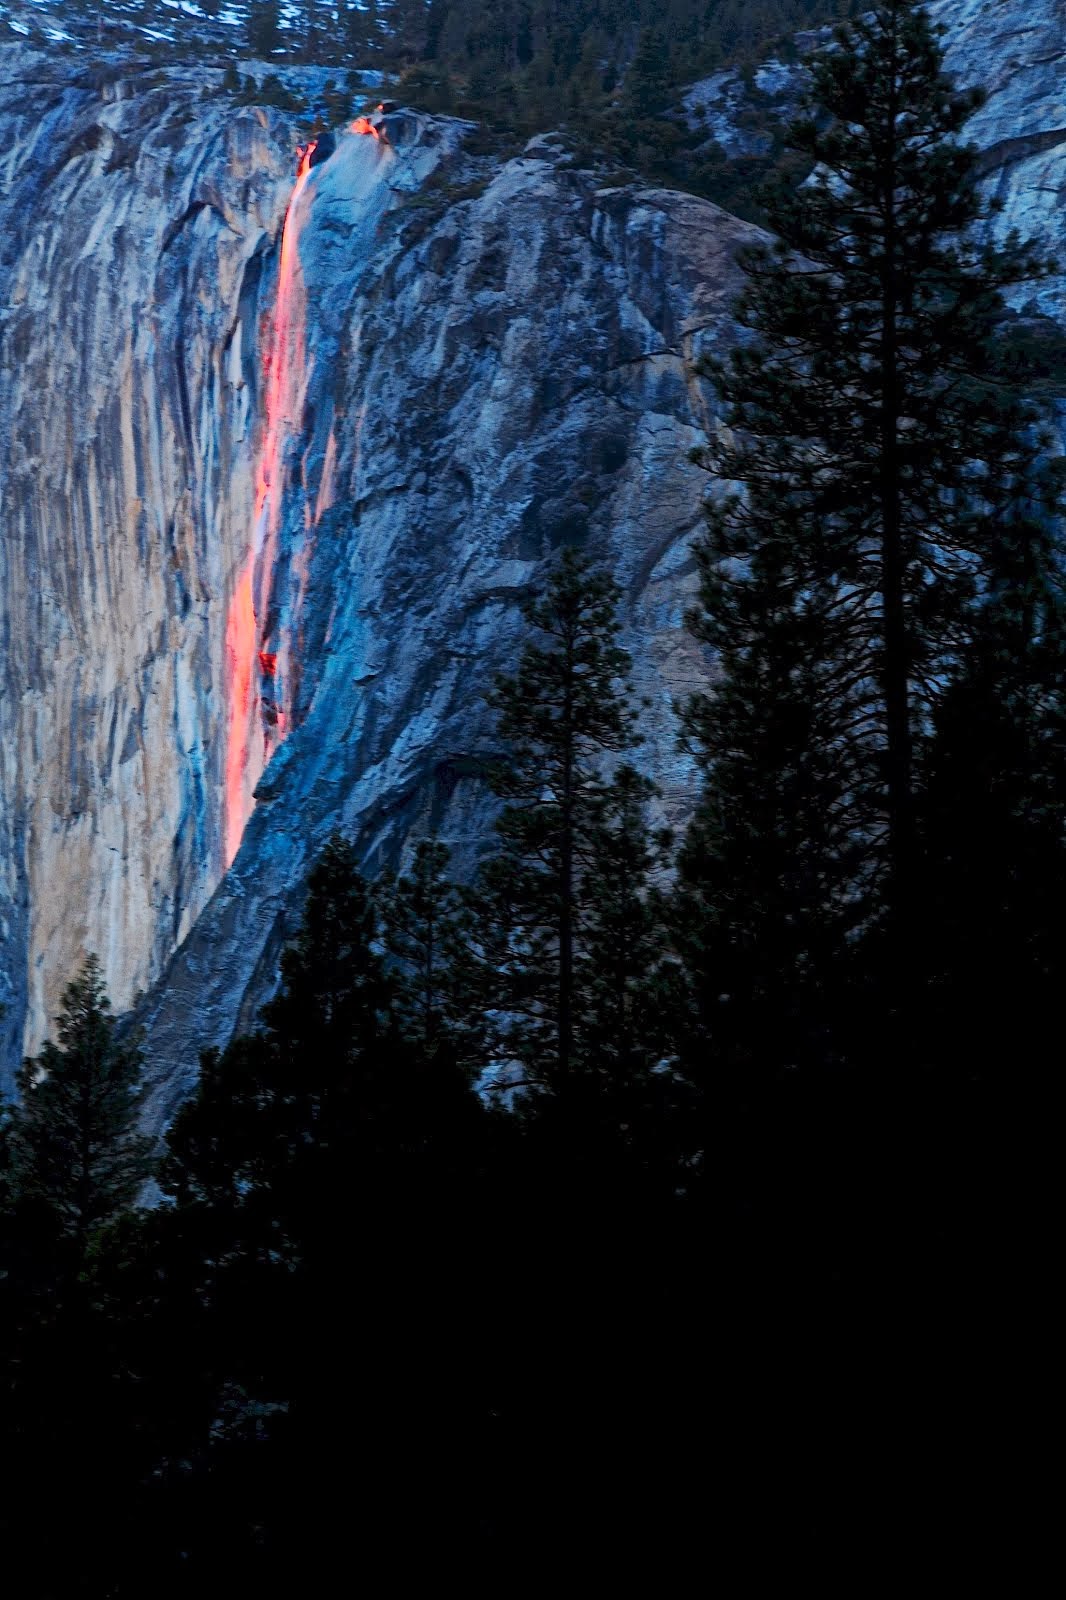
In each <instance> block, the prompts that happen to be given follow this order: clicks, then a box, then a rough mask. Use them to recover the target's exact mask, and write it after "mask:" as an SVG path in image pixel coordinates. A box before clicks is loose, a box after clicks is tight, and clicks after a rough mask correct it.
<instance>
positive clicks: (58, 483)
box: [0, 49, 293, 1068]
mask: <svg viewBox="0 0 1066 1600" xmlns="http://www.w3.org/2000/svg"><path fill="white" fill-rule="evenodd" d="M292 142H293V141H292V138H291V133H290V130H289V129H288V127H287V125H286V123H285V121H284V119H282V118H280V117H279V116H278V115H277V114H276V113H272V112H267V111H262V110H252V109H245V110H234V109H233V108H232V106H231V105H230V104H229V103H228V102H227V101H226V100H225V99H224V98H223V97H221V96H218V95H215V96H214V97H212V98H209V99H207V100H204V99H202V98H201V91H200V84H199V80H194V79H193V78H192V77H191V76H188V77H187V76H186V75H184V74H182V73H180V72H173V73H168V74H166V75H165V77H164V76H162V75H158V77H157V78H134V79H131V80H129V81H127V82H125V83H123V84H121V85H111V86H110V87H108V86H106V85H105V86H102V87H101V86H99V85H97V84H94V82H93V81H92V80H91V78H89V77H88V76H86V75H84V74H79V72H78V71H77V64H76V63H75V64H74V65H73V66H72V65H71V64H69V63H68V64H67V65H66V66H65V67H64V68H59V67H57V66H56V65H53V64H50V63H49V62H48V61H47V60H46V59H44V58H43V57H41V56H35V55H29V54H26V53H20V52H18V51H12V50H10V49H7V50H5V52H4V55H3V57H2V58H0V371H2V373H3V386H2V390H0V434H2V437H3V440H4V449H3V456H2V461H0V641H2V655H0V951H2V954H0V1002H2V1003H3V1005H4V1008H5V1010H4V1016H3V1019H2V1021H0V1027H2V1028H3V1029H4V1035H5V1046H6V1048H5V1050H4V1055H3V1058H2V1059H3V1064H4V1066H5V1067H8V1068H10V1066H11V1064H12V1062H13V1061H17V1059H18V1055H19V1053H20V1050H21V1048H22V1047H23V1045H24V1046H25V1048H27V1049H30V1050H33V1049H35V1048H36V1047H37V1045H38V1044H39V1043H40V1041H41V1038H42V1036H43V1035H44V1033H45V1031H46V1030H47V1028H48V1027H49V1024H50V1019H51V1017H52V1016H53V1015H54V1013H55V1009H56V1005H57V1001H58V998H59V993H60V991H61V988H62V985H63V984H64V983H65V982H66V981H67V980H68V978H69V976H70V974H71V973H72V971H73V970H74V968H75V966H76V964H77V963H78V961H79V960H80V957H81V954H82V952H83V951H84V950H85V949H90V948H91V949H95V950H97V951H98V953H99V954H100V957H101V959H102V961H103V963H104V966H105V970H106V971H107V974H108V978H109V980H110V983H111V985H112V990H113V994H114V998H115V1001H116V1003H117V1004H118V1005H119V1006H122V1007H125V1006H127V1005H129V1004H130V1003H131V1001H132V1000H133V998H134V996H135V995H136V993H137V992H138V991H140V990H144V989H147V988H148V987H149V986H150V985H151V984H152V983H153V982H154V981H155V980H156V979H157V978H158V976H159V974H160V972H161V970H162V968H163V966H164V964H165V962H166V960H167V958H168V957H169V956H170V954H171V953H172V951H173V950H174V949H175V947H176V946H177V945H178V944H179V943H180V941H181V940H182V939H183V938H184V937H185V935H186V934H187V933H188V931H189V929H190V928H191V927H192V925H193V923H194V922H195V920H196V917H197V916H198V914H199V912H200V911H201V910H202V908H203V906H204V905H205V903H206V902H207V900H208V899H209V897H210V895H211V893H212V891H213V890H214V888H215V886H216V884H217V882H218V879H219V876H220V873H221V870H222V843H221V836H220V816H219V808H218V804H217V794H218V791H219V783H220V776H221V765H220V763H221V756H222V750H221V746H220V743H219V737H218V730H219V719H220V716H221V715H222V712H223V708H224V667H223V646H224V621H225V607H226V600H227V594H228V592H229V590H230V588H231V586H232V583H233V575H234V570H235V567H236V565H237V563H238V562H239V561H240V560H241V559H242V557H243V555H244V553H245V550H246V545H247V536H248V529H249V527H250V524H251V513H252V503H253V482H252V470H253V466H254V444H255V432H256V418H257V411H258V400H257V385H258V381H259V379H258V373H259V357H258V349H257V346H258V342H259V323H260V319H261V317H262V316H263V314H264V312H265V311H266V310H267V309H268V307H269V305H270V301H271V292H272V286H271V276H272V264H273V255H272V249H273V242H274V240H275V238H276V236H277V232H278V228H279V224H280V221H281V217H282V215H283V213H284V208H285V204H286V201H287V199H288V194H289V190H290V189H291V186H292V156H291V149H292Z"/></svg>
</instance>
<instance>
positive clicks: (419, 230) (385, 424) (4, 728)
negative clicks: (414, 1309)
mask: <svg viewBox="0 0 1066 1600" xmlns="http://www.w3.org/2000/svg"><path fill="white" fill-rule="evenodd" d="M935 9H937V10H938V11H939V12H940V13H942V14H943V17H944V19H945V20H946V21H949V22H951V23H952V26H953V28H954V32H953V35H952V51H953V57H952V64H953V65H955V66H956V67H957V68H958V69H959V70H960V72H961V74H962V75H963V76H964V77H965V78H966V79H968V80H970V81H972V80H974V79H983V80H984V81H986V82H989V83H990V85H991V87H992V90H993V95H992V99H991V100H990V102H989V105H988V106H987V107H986V108H985V109H984V110H983V111H982V113H981V119H980V121H979V122H978V123H977V124H976V125H975V132H976V133H977V134H978V136H979V137H980V138H981V140H982V142H983V143H984V145H985V146H986V147H987V149H988V161H987V166H988V173H987V179H986V181H987V182H988V183H989V184H990V185H992V186H993V187H995V188H996V190H997V192H998V193H999V194H1000V195H1001V196H1002V197H1003V200H1004V210H1003V213H1002V215H1001V218H1000V221H999V222H997V226H1000V225H1002V226H1007V225H1008V224H1009V223H1010V221H1011V220H1016V221H1018V222H1019V223H1020V224H1022V225H1024V226H1026V227H1027V228H1028V229H1029V230H1030V231H1038V232H1039V231H1042V232H1043V233H1044V234H1045V236H1046V237H1047V240H1048V243H1049V245H1051V244H1053V243H1054V241H1055V239H1056V238H1057V237H1060V236H1061V229H1062V206H1061V196H1062V185H1063V181H1064V174H1063V170H1062V161H1063V159H1064V158H1066V143H1064V141H1063V139H1061V138H1060V137H1059V131H1061V129H1062V128H1063V127H1064V126H1066V117H1064V116H1063V115H1062V107H1061V82H1060V80H1059V77H1058V75H1057V74H1056V72H1055V71H1054V68H1053V67H1050V68H1049V60H1048V57H1049V55H1050V53H1051V52H1052V51H1054V50H1055V49H1058V50H1059V51H1060V52H1061V43H1062V39H1061V32H1062V30H1061V27H1060V26H1059V22H1060V15H1059V14H1060V5H1059V4H1058V0H1034V4H1032V5H1030V6H1028V7H1027V8H1025V9H1024V10H1023V8H1022V7H1021V6H1020V4H1016V3H1015V0H1007V3H1006V4H1004V5H1002V6H1000V7H998V8H996V7H993V8H991V10H990V11H987V9H986V10H982V9H981V8H979V7H978V5H977V4H976V0H974V4H972V5H971V4H970V3H969V0H941V3H940V4H939V5H938V6H937V7H936V8H935ZM5 73H6V76H5V75H4V74H5ZM203 82H204V75H203V74H200V75H199V76H198V77H197V79H196V81H195V83H194V82H193V81H192V80H191V78H189V77H187V76H185V75H183V74H182V73H180V72H168V73H166V74H163V75H159V76H158V79H156V80H148V79H144V80H134V81H131V82H128V83H126V84H125V85H124V86H123V90H122V97H121V98H116V97H115V92H114V91H113V90H111V91H103V92H101V91H100V90H99V89H94V88H93V87H92V85H91V84H89V83H86V82H79V81H76V80H75V78H74V76H73V75H72V74H70V73H69V72H68V76H67V77H64V76H63V74H62V73H61V72H60V71H59V70H58V69H56V68H49V67H47V66H46V64H45V63H43V62H41V60H40V59H39V58H31V57H28V56H26V55H23V56H22V57H21V58H20V60H19V62H18V63H16V65H15V66H10V65H9V66H7V67H6V68H5V69H0V148H2V149H3V151H4V154H3V156H0V251H2V255H0V317H2V319H3V320H2V324H0V337H2V340H3V343H2V348H0V370H3V371H4V373H5V387H4V392H3V398H2V401H0V411H2V416H0V422H2V425H3V431H4V436H5V439H6V441H7V447H6V453H5V457H4V462H3V466H2V469H0V470H2V474H3V476H2V478H0V494H2V511H0V516H2V524H0V527H2V540H0V628H2V630H3V661H2V664H0V937H2V938H3V940H4V946H3V958H2V962H0V984H4V985H6V992H5V994H4V995H3V998H4V999H5V1000H6V1003H7V1012H6V1015H5V1017H4V1019H3V1023H2V1024H0V1025H2V1026H4V1027H6V1029H7V1045H6V1058H5V1059H6V1063H7V1065H8V1067H10V1065H11V1064H12V1063H13V1061H14V1060H16V1059H17V1056H18V1053H19V1050H20V1049H21V1047H22V1046H23V1044H25V1046H27V1047H29V1048H34V1047H35V1046H36V1045H37V1043H38V1042H39V1040H40V1038H41V1037H42V1034H43V1032H44V1031H45V1029H46V1028H47V1026H48V1019H49V1017H50V1015H51V1014H52V1013H53V1011H54V1008H55V1005H56V1001H57V991H58V989H59V987H60V986H61V984H62V983H63V982H64V981H65V980H66V978H67V976H68V975H69V973H70V972H71V970H72V968H73V966H74V965H75V964H76V961H77V959H78V957H79V955H80V953H81V951H82V950H83V949H84V948H95V949H96V950H98V951H99V953H100V954H101V957H102V959H103V960H104V963H105V967H106V970H107V975H108V981H109V983H110V986H111V990H112V994H113V997H114V1000H115V1003H116V1005H117V1006H119V1007H120V1008H126V1007H128V1006H130V1005H131V1004H133V1002H134V1000H135V998H136V996H137V994H138V992H139V991H142V990H146V991H148V993H147V997H146V998H145V999H144V1000H143V1001H141V1002H140V1003H139V1005H138V1008H137V1011H138V1016H139V1018H140V1020H141V1021H142V1022H143V1023H144V1025H145V1027H146V1030H147V1040H148V1049H149V1057H150V1061H151V1070H152V1074H153V1105H152V1114H153V1119H154V1121H155V1122H156V1124H157V1125H158V1124H161V1123H162V1122H164V1121H165V1120H166V1119H167V1117H168V1116H169V1115H170V1114H171V1112H172V1110H173V1108H174V1106H175V1105H176V1103H177V1102H178V1101H179V1100H180V1098H181V1096H182V1095H183V1094H184V1093H185V1092H186V1090H187V1088H188V1085H189V1083H190V1082H191V1079H192V1075H193V1074H194V1072H195V1064H196V1058H197V1053H198V1051H199V1049H200V1048H201V1047H202V1046H204V1045H206V1044H210V1043H217V1042H221V1041H224V1040H225V1039H226V1038H227V1037H228V1036H229V1035H230V1034H231V1032H232V1030H233V1028H234V1026H235V1025H240V1024H242V1023H245V1022H247V1021H249V1020H250V1019H251V1017H252V1015H253V1014H254V1010H255V1007H256V1006H257V1004H258V1003H259V1001H260V1000H261V999H262V998H263V995H264V992H265V990H266V988H267V986H268V984H269V982H270V978H271V975H272V972H273V970H274V962H275V958H276V954H277V951H278V948H279V946H280V944H281V942H282V941H283V939H284V938H285V936H286V932H287V931H288V930H289V929H290V928H291V926H292V922H293V919H294V917H295V916H296V915H297V914H298V908H299V899H300V885H301V883H302V881H303V878H304V875H305V873H306V869H307V865H308V861H309V858H310V856H311V855H312V854H313V852H314V851H315V850H316V849H317V848H318V847H319V846H320V845H321V844H322V842H324V840H325V839H326V837H327V836H328V835H329V833H330V832H331V831H333V830H334V829H336V828H341V829H343V830H345V831H347V832H349V833H350V834H351V835H353V836H354V837H355V838H357V840H358V841H359V844H360V848H361V849H362V851H363V854H364V857H365V859H366V861H367V863H368V865H369V866H370V867H371V868H373V867H374V866H375V865H376V864H377V863H378V862H379V861H381V860H382V859H384V858H387V857H389V858H395V856H396V855H397V853H398V852H399V851H401V850H402V847H403V844H404V841H405V840H406V839H407V838H408V837H409V836H411V835H412V834H417V833H419V832H421V831H424V830H426V829H429V828H434V829H436V830H437V831H439V832H440V833H441V835H442V836H443V837H444V838H445V839H446V840H447V841H448V842H449V843H450V844H451V845H452V847H453V849H454V850H455V852H456V859H457V864H458V866H459V868H460V870H462V871H466V870H469V868H470V867H471V866H472V864H473V861H474V859H475V857H476V855H477V852H478V849H479V846H480V844H481V841H482V840H483V839H484V836H485V833H486V830H487V825H488V820H489V817H490V814H491V803H490V800H489V798H488V797H487V795H486V793H485V790H484V787H483V785H482V784H481V783H480V781H479V776H478V774H479V771H480V769H481V765H482V763H483V760H484V758H485V756H486V755H487V754H489V753H490V752H491V727H490V723H489V720H488V719H487V717H486V715H485V712H484V708H483V704H482V693H483V691H484V689H485V688H486V687H487V685H488V684H489V683H490V681H491V678H492V674H493V673H494V671H496V670H498V669H499V668H500V667H501V666H505V665H506V664H508V663H509V661H510V660H511V659H513V653H514V647H515V642H516V639H517V607H518V602H519V601H520V599H521V598H522V596H523V595H524V594H525V593H526V592H527V591H528V589H529V587H530V585H532V584H534V583H535V582H536V581H537V578H538V574H539V572H540V571H541V570H542V563H543V561H544V560H545V558H546V557H547V556H549V555H550V554H551V553H552V551H554V550H555V549H557V548H558V547H560V546H561V545H563V544H566V543H573V542H576V543H580V544H583V545H585V546H587V547H588V548H589V549H590V550H591V551H592V552H593V553H594V554H595V555H596V556H597V557H598V558H601V559H603V560H604V561H605V562H606V563H608V564H609V565H610V567H611V568H612V569H613V571H614V572H615V574H616V576H617V577H618V580H619V582H620V584H621V586H622V590H623V596H624V599H623V621H624V625H625V630H626V641H627V643H628V644H629V646H630V648H631V649H632V651H633V654H634V660H635V669H636V671H635V676H636V686H637V688H638V690H639V692H641V693H642V694H643V695H644V696H646V698H647V699H648V702H649V706H648V711H647V732H648V735H649V738H648V744H647V746H646V749H645V756H646V759H647V761H648V763H649V765H650V766H651V767H652V768H653V770H654V772H655V774H656V776H657V777H658V779H659V781H660V783H661V784H662V786H663V790H664V798H663V811H664V814H665V815H666V816H667V817H668V818H669V819H672V820H674V821H679V820H681V819H683V817H684V814H685V811H686V808H687V805H688V803H689V796H690V789H691V774H690V772H689V771H688V769H687V766H686V764H685V761H684V759H683V758H682V756H681V755H680V754H679V752H678V750H677V747H676V737H675V725H674V720H673V715H672V711H671V705H672V701H673V699H674V698H675V697H676V696H677V695H679V694H683V693H684V692H686V690H687V689H689V688H690V687H692V686H693V684H695V683H696V682H697V681H699V680H700V678H701V676H702V674H703V672H704V671H705V663H704V662H703V661H702V660H701V659H700V658H699V656H698V654H697V652H696V650H695V647H694V645H693V644H692V642H691V641H690V640H689V638H688V636H687V635H686V633H685V631H684V627H683V614H684V610H685V606H686V604H687V602H688V599H689V597H690V595H691V592H692V585H693V571H692V560H691V555H690V549H689V546H690V541H691V537H692V534H693V532H694V531H695V530H696V528H697V527H698V525H699V520H700V496H701V492H702V487H703V480H702V475H701V474H700V473H699V472H698V471H697V470H696V469H694V468H693V467H691V466H690V465H689V464H688V461H687V451H688V449H689V447H690V446H691V445H693V444H696V443H698V442H699V441H700V440H701V438H702V437H703V436H704V433H705V431H706V429H707V428H708V427H709V426H711V425H713V418H712V417H711V416H710V414H709V412H708V403H709V397H708V395H707V394H706V392H705V391H704V390H703V388H702V387H701V386H700V384H699V383H697V382H696V381H695V380H694V379H693V378H692V376H691V361H692V358H693V357H694V356H695V355H697V354H698V353H699V351H700V349H701V348H704V347H709V346H712V345H713V346H715V347H718V348H720V347H721V346H722V345H723V344H724V343H725V342H727V341H728V340H729V339H730V337H731V336H732V327H731V322H730V317H729V307H730V304H731V302H732V300H733V297H734V295H735V293H736V289H737V287H738V273H737V269H736V264H735V255H736V251H737V248H738V246H739V245H740V244H742V243H743V242H744V241H745V240H747V239H750V238H751V237H752V236H753V230H752V229H751V228H749V227H748V226H747V225H745V224H743V223H740V222H738V221H737V220H736V219H734V218H732V217H730V216H728V215H727V214H725V213H724V212H722V211H720V210H719V209H718V208H716V207H714V206H712V205H710V204H708V203H706V202H702V201H699V200H696V199H694V198H692V197H690V196H685V195H680V194H674V193H667V192H661V191H648V190H641V189H639V188H637V187H635V186H634V187H629V188H621V189H616V188H610V189H602V188H599V187H598V186H597V179H596V178H595V176H594V175H593V174H591V173H590V172H588V171H584V170H580V169H579V168H578V167H576V166H575V164H574V160H573V158H572V157H571V156H570V155H568V154H567V152H566V149H565V148H564V146H563V145H562V143H561V142H559V141H556V140H553V139H551V138H541V139H538V140H535V141H533V143H532V144H531V145H530V146H529V147H527V149H526V151H525V152H524V153H523V154H522V155H521V156H520V157H518V158H516V159H513V160H511V161H508V162H507V163H506V164H504V165H502V166H501V165H500V164H499V163H496V164H494V163H493V162H492V161H491V160H490V159H489V158H486V157H478V156H476V155H474V154H473V153H472V149H471V140H470V130H469V129H468V128H466V127H464V125H462V124H458V123H455V122H449V121H447V120H433V119H429V118H425V117H421V116H417V115H414V114H409V113H404V114H397V115H394V116H392V117H390V118H389V119H387V125H386V129H385V132H386V138H385V140H383V141H382V140H377V139H375V138H374V137H372V136H369V135H365V134H362V135H360V134H342V135H341V137H340V138H339V139H338V143H337V148H336V151H335V153H334V154H333V155H331V156H330V157H329V159H328V160H326V161H324V162H321V163H320V164H319V165H316V166H314V167H313V168H312V169H311V170H310V172H309V173H308V175H307V178H306V181H305V183H304V184H303V186H302V187H301V192H300V195H299V198H298V201H297V202H296V203H295V205H294V210H293V213H292V215H291V217H290V226H291V228H292V229H293V234H292V237H293V238H294V239H295V251H296V253H295V257H294V260H293V261H292V263H291V267H292V271H291V273H290V274H289V275H288V276H286V273H285V271H284V269H283V270H282V274H281V276H282V279H283V281H285V282H288V283H289V289H288V291H286V293H287V294H288V295H289V297H290V299H291V308H295V309H294V310H292V314H291V316H290V317H289V322H288V323H287V327H288V332H287V333H286V335H285V337H284V338H283V339H281V340H280V341H279V338H278V328H277V323H276V321H275V318H274V311H275V303H276V299H277V285H278V279H279V257H280V255H281V243H282V228H283V220H284V217H285V213H286V206H287V205H288V202H289V198H290V195H291V193H292V189H293V166H292V150H293V145H294V136H293V130H292V128H291V127H290V125H289V124H288V122H287V121H286V119H285V118H284V117H282V116H280V115H278V114H277V113H274V112H266V111H255V110H252V109H236V108H235V107H234V105H233V102H232V101H230V100H229V99H227V98H226V97H225V96H223V95H222V94H221V93H220V92H219V90H218V89H217V87H216V80H214V79H211V80H210V81H209V82H208V87H207V92H206V94H202V93H201V86H202V84H203ZM774 82H775V84H776V83H777V78H776V77H775V79H774ZM997 108H998V109H997ZM1019 140H1023V141H1024V143H1022V144H1019V143H1018V141H1019ZM1062 291H1063V280H1062V279H1058V280H1055V281H1053V282H1052V283H1049V284H1048V285H1047V286H1046V287H1045V288H1044V289H1043V290H1042V291H1041V293H1042V300H1041V309H1042V310H1043V311H1044V312H1045V313H1046V314H1048V315H1056V316H1057V315H1061V314H1062V299H1061V296H1062ZM287 315H289V314H288V313H287ZM279 360H283V361H284V362H285V363H287V365H286V368H285V373H284V376H283V378H282V379H281V380H279V379H278V373H279V368H278V365H277V362H278V361H279ZM278 381H280V383H281V391H280V392H281V393H282V399H280V400H277V397H275V400H276V403H275V402H274V401H271V400H270V398H269V397H270V394H271V388H270V385H271V383H272V382H278ZM272 407H273V409H272ZM264 472H265V473H266V477H265V478H264ZM267 480H269V493H268V495H266V496H264V484H265V483H266V482H267ZM268 500H269V511H268V515H267V521H266V522H264V521H263V517H264V507H265V506H266V505H267V502H268ZM244 584H246V585H247V590H246V591H245V589H244V588H243V587H242V585H244ZM242 618H243V621H242V620H241V619H242ZM260 652H263V657H264V659H265V660H266V662H267V669H266V670H265V669H264V668H263V667H262V664H261V662H260V659H259V653H260ZM253 655H254V656H255V658H256V659H255V660H252V657H253ZM279 719H280V720H279ZM268 757H269V758H270V759H269V764H267V765H265V770H264V763H266V762H267V758H268ZM235 762H237V764H238V766H239V769H240V773H241V783H242V784H244V781H245V777H247V780H248V781H247V786H246V787H244V788H242V789H241V800H240V819H239V823H238V826H237V827H236V829H235V830H234V829H233V828H232V826H231V828H230V835H231V837H230V841H229V847H227V823H226V818H227V809H229V814H230V817H231V824H232V814H233V813H232V806H230V807H229V808H227V789H228V787H232V786H231V785H228V783H227V778H228V776H231V775H232V773H233V771H234V770H235V768H234V763H235ZM260 774H261V775H260ZM256 777H258V784H257V786H256V788H255V797H254V809H251V812H250V815H249V816H248V818H247V823H246V826H244V827H243V832H242V830H241V827H240V822H243V821H244V817H245V814H246V813H247V811H248V809H249V807H250V806H251V804H252V797H251V794H250V787H251V782H252V780H254V779H255V778H256ZM238 836H239V848H238V849H237V850H236V855H235V859H233V862H232V865H231V866H230V867H229V869H228V870H227V860H228V858H229V856H230V855H231V854H232V853H233V849H234V847H235V846H236V845H237V843H238Z"/></svg>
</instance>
